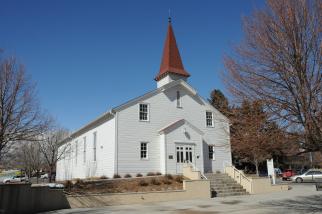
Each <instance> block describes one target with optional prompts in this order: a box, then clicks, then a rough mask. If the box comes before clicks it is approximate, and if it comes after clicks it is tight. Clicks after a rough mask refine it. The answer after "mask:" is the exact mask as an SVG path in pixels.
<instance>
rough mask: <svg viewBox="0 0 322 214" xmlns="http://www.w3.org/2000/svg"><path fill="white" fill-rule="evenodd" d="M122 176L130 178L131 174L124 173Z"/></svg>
mask: <svg viewBox="0 0 322 214" xmlns="http://www.w3.org/2000/svg"><path fill="white" fill-rule="evenodd" d="M124 178H132V175H130V174H126V175H124Z"/></svg>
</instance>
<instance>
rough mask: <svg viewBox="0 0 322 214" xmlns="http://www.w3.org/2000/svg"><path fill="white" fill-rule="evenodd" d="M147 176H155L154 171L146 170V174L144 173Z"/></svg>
mask: <svg viewBox="0 0 322 214" xmlns="http://www.w3.org/2000/svg"><path fill="white" fill-rule="evenodd" d="M146 175H147V176H155V173H154V172H148V174H146Z"/></svg>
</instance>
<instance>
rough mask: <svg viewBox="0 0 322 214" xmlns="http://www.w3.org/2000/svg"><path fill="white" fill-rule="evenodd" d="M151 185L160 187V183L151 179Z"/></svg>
mask: <svg viewBox="0 0 322 214" xmlns="http://www.w3.org/2000/svg"><path fill="white" fill-rule="evenodd" d="M151 184H153V185H160V184H161V182H160V181H159V180H158V179H155V178H152V179H151Z"/></svg>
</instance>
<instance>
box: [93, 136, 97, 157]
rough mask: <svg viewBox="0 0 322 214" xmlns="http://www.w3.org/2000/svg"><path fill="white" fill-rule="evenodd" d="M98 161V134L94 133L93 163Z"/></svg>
mask: <svg viewBox="0 0 322 214" xmlns="http://www.w3.org/2000/svg"><path fill="white" fill-rule="evenodd" d="M96 160H97V132H96V131H95V132H93V161H94V162H95V161H96Z"/></svg>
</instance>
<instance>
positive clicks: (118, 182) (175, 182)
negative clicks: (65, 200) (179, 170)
mask: <svg viewBox="0 0 322 214" xmlns="http://www.w3.org/2000/svg"><path fill="white" fill-rule="evenodd" d="M182 183H183V177H182V176H175V175H174V176H153V177H141V178H119V179H101V180H95V181H92V180H80V179H77V180H74V181H66V182H65V183H64V185H65V192H66V193H67V194H101V193H128V192H151V191H167V190H182V189H183V184H182Z"/></svg>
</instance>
